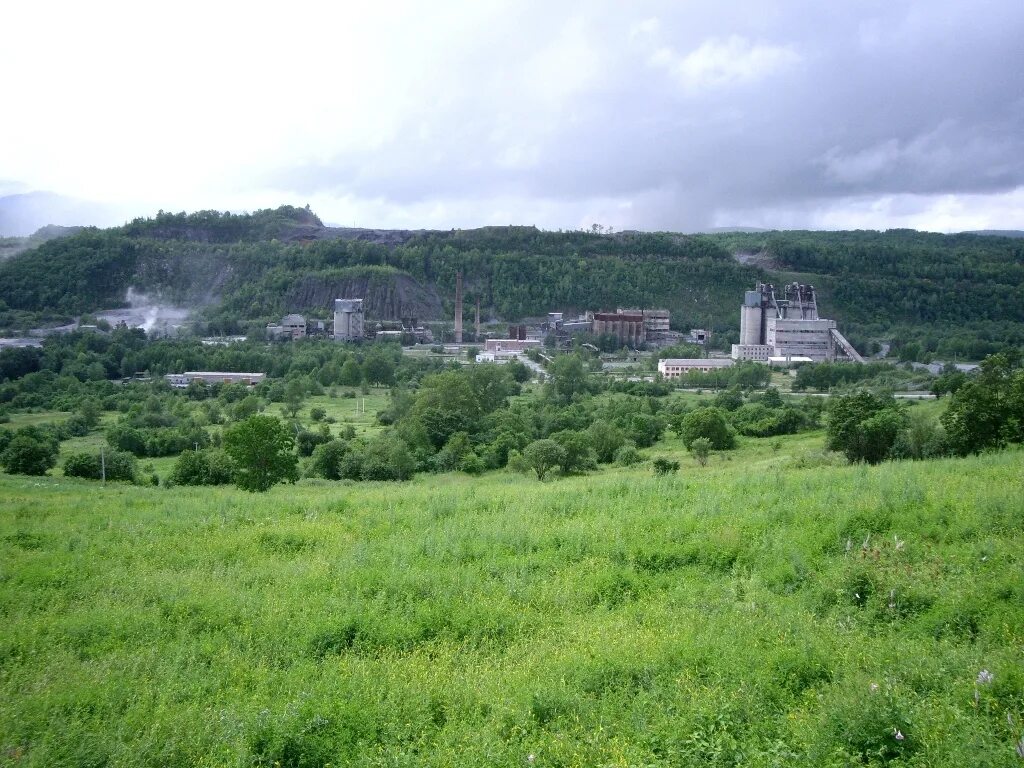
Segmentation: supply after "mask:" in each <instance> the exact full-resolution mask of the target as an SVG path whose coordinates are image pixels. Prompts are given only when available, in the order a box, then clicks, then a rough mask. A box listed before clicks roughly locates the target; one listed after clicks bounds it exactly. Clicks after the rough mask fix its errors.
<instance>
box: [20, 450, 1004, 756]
mask: <svg viewBox="0 0 1024 768" xmlns="http://www.w3.org/2000/svg"><path fill="white" fill-rule="evenodd" d="M767 442H768V441H751V442H750V444H749V447H748V448H745V449H744V451H747V454H746V460H743V461H739V460H734V461H730V462H725V461H718V462H716V463H714V464H713V465H712V466H711V467H709V468H708V469H705V470H697V469H696V468H692V467H691V466H690V465H687V466H685V467H684V470H683V472H682V473H681V474H680V475H678V476H676V477H672V478H661V479H658V478H654V477H652V476H651V475H650V474H649V471H647V470H643V469H632V470H611V471H607V472H604V473H601V474H598V475H593V476H589V477H582V478H571V479H565V480H558V481H555V482H551V483H546V484H539V483H537V482H536V481H531V480H529V479H527V478H523V477H518V476H513V475H508V474H504V473H501V474H492V475H488V476H485V477H483V478H481V479H471V478H466V477H462V476H454V475H453V476H441V477H421V478H418V479H417V480H416V481H414V482H412V483H408V484H403V485H394V484H372V483H371V484H360V485H343V484H329V483H310V482H309V481H306V482H304V483H301V484H299V485H298V486H294V487H278V488H275V489H274V490H273V491H271V492H270V493H269V494H267V495H265V496H250V495H246V494H243V493H241V492H238V491H235V490H230V489H212V490H211V489H198V490H193V489H185V488H175V489H172V490H169V491H168V490H166V489H159V488H133V487H124V486H117V485H111V486H108V487H106V488H100V487H98V486H97V485H96V484H91V483H87V482H78V481H69V480H65V479H62V478H44V479H30V478H16V477H8V476H3V475H0V621H2V625H3V626H4V628H5V629H4V631H3V632H2V633H0V763H9V764H13V765H40V766H41V765H86V764H88V765H99V764H102V763H103V762H104V761H109V762H111V763H112V764H117V765H252V764H256V765H275V764H277V763H280V764H281V765H286V766H287V765H319V764H323V763H326V762H329V761H330V762H333V763H334V764H339V763H341V764H345V763H348V762H351V763H353V764H357V765H455V764H458V765H521V764H524V761H525V760H526V757H527V755H528V754H531V753H532V754H535V755H536V763H535V764H536V765H604V764H607V765H681V764H682V765H687V764H692V765H731V764H735V763H743V764H749V765H788V764H793V763H806V764H810V763H814V764H828V763H833V764H837V765H843V764H846V760H845V758H844V757H843V755H844V754H868V755H870V754H875V755H882V756H885V757H895V756H897V755H900V754H902V755H903V756H904V757H905V758H906V759H907V760H908V762H907V763H906V764H921V765H958V766H959V765H968V764H975V765H981V764H988V765H1011V764H1016V762H1017V758H1016V757H1015V756H1014V754H1013V741H1014V740H1015V739H1016V738H1017V737H1018V736H1019V735H1020V734H1019V733H1016V732H1015V731H1013V729H1011V727H1010V726H1009V725H1008V724H1007V719H1006V717H1007V712H1011V713H1012V714H1013V716H1014V717H1015V718H1016V722H1017V723H1019V722H1020V719H1021V717H1022V715H1024V711H1022V710H1024V671H1022V666H1021V656H1022V652H1024V609H1022V608H1021V605H1022V602H1024V578H1022V576H1024V574H1022V560H1024V556H1022V552H1021V549H1020V537H1021V533H1022V529H1024V515H1022V512H1021V501H1020V500H1021V498H1024V461H1022V459H1024V454H1022V453H1020V452H1012V453H1006V454H1002V455H997V456H989V457H982V458H974V459H968V460H948V461H938V462H927V463H916V464H909V463H908V464H893V465H887V466H882V467H878V468H865V467H840V468H831V467H829V468H818V469H811V470H796V469H787V468H786V465H787V462H788V459H787V456H788V455H789V454H790V453H793V452H796V453H802V452H803V451H804V450H805V449H806V448H807V447H808V446H810V445H811V444H812V443H813V438H808V437H806V436H799V437H796V438H788V439H786V441H785V442H784V445H783V447H782V448H781V449H780V450H779V451H778V452H777V453H776V452H775V451H773V450H772V449H770V448H768V447H766V445H767ZM666 449H668V450H671V446H666ZM869 534H870V538H869V539H867V545H866V548H864V549H862V544H864V542H865V540H866V537H867V536H868V535H869ZM848 540H849V541H850V550H849V551H847V548H846V542H847V541H848ZM898 542H902V543H898ZM890 604H891V605H890ZM983 668H985V669H988V670H990V671H992V672H993V673H994V675H995V678H994V681H993V682H992V683H991V684H988V685H982V686H980V689H979V699H978V704H977V705H975V703H974V699H973V694H974V691H975V682H974V681H975V678H976V676H977V674H978V672H979V671H980V670H981V669H983ZM872 685H877V686H878V688H877V690H872ZM893 729H899V730H900V731H901V733H902V734H904V735H905V739H903V740H902V741H899V740H896V739H895V738H894V733H893ZM275 761H276V762H275Z"/></svg>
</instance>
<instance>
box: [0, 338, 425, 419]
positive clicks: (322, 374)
mask: <svg viewBox="0 0 1024 768" xmlns="http://www.w3.org/2000/svg"><path fill="white" fill-rule="evenodd" d="M442 365H443V363H442V362H441V361H439V360H438V359H434V358H423V357H409V356H407V355H402V352H401V349H400V347H399V346H398V345H397V344H367V345H362V346H356V347H352V346H343V345H339V344H336V343H333V342H331V341H328V340H319V339H306V340H303V341H300V342H295V343H291V344H280V345H274V346H269V345H267V344H266V343H258V342H245V343H239V344H232V345H230V346H219V345H206V344H202V343H201V342H200V341H199V340H198V339H159V340H156V341H147V340H146V337H145V334H144V333H143V332H142V331H141V330H138V329H127V328H119V329H115V330H114V331H113V332H111V333H110V334H102V333H95V332H92V331H77V332H74V333H70V334H66V335H62V336H51V337H50V338H48V339H46V340H45V341H44V343H43V346H42V347H41V348H40V347H24V348H14V349H3V350H0V405H2V404H5V403H6V404H10V405H11V407H14V408H33V407H54V406H53V403H55V402H59V400H60V397H61V396H62V395H64V394H66V393H68V392H75V391H78V390H79V389H80V387H79V386H78V385H80V384H82V383H84V382H103V381H107V380H120V379H122V378H125V377H130V376H134V375H135V374H149V375H151V376H156V377H160V376H163V375H164V374H166V373H183V372H184V371H232V372H255V373H265V374H267V375H268V376H269V377H272V378H274V379H288V378H293V377H297V376H301V377H309V378H311V379H312V380H314V381H315V382H317V383H318V384H319V385H320V386H322V387H330V386H332V385H341V386H350V387H357V386H360V385H362V384H363V383H364V382H365V383H366V384H368V385H371V386H391V385H393V384H395V383H396V382H406V383H408V382H413V381H416V380H417V379H418V378H419V377H421V376H423V375H424V374H425V373H427V372H429V371H432V370H437V369H438V368H440V367H441V366H442ZM267 386H268V387H273V386H275V384H269V385H267Z"/></svg>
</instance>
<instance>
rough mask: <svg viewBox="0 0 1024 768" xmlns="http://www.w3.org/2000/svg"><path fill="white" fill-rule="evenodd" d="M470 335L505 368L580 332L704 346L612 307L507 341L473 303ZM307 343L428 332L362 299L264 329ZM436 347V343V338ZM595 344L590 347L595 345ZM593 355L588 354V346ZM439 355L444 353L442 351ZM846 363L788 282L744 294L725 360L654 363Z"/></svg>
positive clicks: (458, 334) (625, 341) (455, 334)
mask: <svg viewBox="0 0 1024 768" xmlns="http://www.w3.org/2000/svg"><path fill="white" fill-rule="evenodd" d="M462 312H463V295H462V273H461V272H458V273H456V276H455V305H454V313H453V314H454V331H452V329H451V326H449V330H448V333H450V334H451V335H450V336H449V337H448V338H449V339H453V340H454V346H453V347H452V348H451V350H450V351H452V352H457V351H458V348H459V345H462V344H463V343H464V337H465V335H466V334H465V333H464V328H463V321H462ZM475 319H476V322H475V328H474V331H475V333H473V334H472V339H471V342H472V343H474V344H480V343H483V344H484V349H483V350H482V352H480V354H478V355H477V358H476V359H477V362H506V361H508V360H512V359H515V358H517V357H519V356H520V355H523V354H524V353H525V352H526V351H528V350H530V349H538V350H539V349H540V348H541V347H542V346H545V345H547V346H553V347H555V348H559V347H566V348H567V347H569V346H571V345H572V343H573V337H574V335H575V334H580V333H586V334H590V335H592V336H594V337H599V338H602V339H608V338H609V337H611V338H612V339H613V340H614V343H615V344H618V345H620V346H621V347H625V348H631V349H634V350H635V349H639V348H641V347H648V348H663V347H668V346H672V345H675V344H679V343H688V344H692V345H696V346H700V347H705V346H706V344H707V342H708V340H709V336H710V334H709V333H708V331H706V330H704V329H700V328H694V329H691V330H690V332H689V333H688V334H684V333H682V332H680V331H673V330H671V328H670V319H671V318H670V314H669V311H668V310H667V309H638V308H622V307H620V308H618V309H617V310H616V311H615V312H589V311H588V312H585V313H583V314H582V315H581V316H579V317H576V318H569V319H566V318H565V316H564V315H563V313H561V312H551V313H549V314H548V315H547V317H546V318H545V319H539V320H537V321H536V322H533V323H530V324H526V323H520V324H512V325H509V326H508V334H507V337H501V338H497V337H495V335H494V334H486V335H485V334H483V333H482V332H481V326H480V298H479V297H477V299H476V318H475ZM310 336H321V337H333V338H334V340H335V341H339V342H355V341H361V340H363V339H368V338H378V339H393V340H395V341H401V342H402V343H410V344H412V343H420V344H430V343H433V341H434V333H433V331H431V330H430V329H428V328H426V327H424V326H422V325H420V324H419V323H418V322H417V320H416V318H404V319H403V320H401V321H400V322H396V321H374V322H371V323H368V322H367V321H366V318H365V315H364V310H363V300H362V299H335V301H334V322H333V325H331V324H330V323H329V322H328V321H324V320H312V321H308V322H307V320H306V319H305V318H304V317H303V316H302V315H297V314H290V315H286V316H285V317H284V318H282V320H281V322H280V323H272V324H270V325H268V326H267V337H268V338H269V339H271V340H279V341H291V340H297V339H302V338H306V337H310ZM442 341H444V339H443V338H442ZM595 343H596V342H595ZM590 346H591V347H592V348H593V349H594V350H595V351H596V349H597V348H596V347H593V345H590ZM446 351H449V350H447V349H446ZM836 360H851V361H853V362H857V363H863V362H864V359H863V358H862V357H861V356H860V354H859V353H858V352H857V350H856V349H854V348H853V345H852V344H850V342H849V341H847V339H846V338H845V337H844V336H843V335H842V334H841V333H840V332H839V331H838V330H837V328H836V322H835V320H828V319H825V318H822V317H819V316H818V301H817V296H816V294H815V290H814V286H813V285H803V284H801V283H790V284H789V285H786V286H784V287H783V288H781V289H779V290H778V291H777V290H776V288H775V286H773V285H771V284H768V283H758V284H757V285H756V286H755V287H754V289H753V290H751V291H746V293H745V294H744V297H743V303H742V305H741V306H740V336H739V343H738V344H733V345H732V353H731V355H730V357H728V358H726V357H721V358H713V357H701V358H693V359H674V358H667V359H663V360H660V361H659V363H658V371H659V372H660V373H661V374H662V376H664V377H666V378H676V377H679V376H682V375H684V374H686V373H687V372H688V371H693V370H696V371H703V372H708V371H712V370H716V369H719V368H724V367H728V366H731V365H733V364H735V363H736V362H742V361H751V362H757V363H764V364H766V365H781V366H787V367H788V366H791V365H794V364H798V363H812V362H833V361H836Z"/></svg>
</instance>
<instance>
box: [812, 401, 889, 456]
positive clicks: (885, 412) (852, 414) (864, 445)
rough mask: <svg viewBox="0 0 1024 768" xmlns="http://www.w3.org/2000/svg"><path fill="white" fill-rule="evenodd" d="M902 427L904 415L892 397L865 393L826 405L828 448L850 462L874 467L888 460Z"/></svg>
mask: <svg viewBox="0 0 1024 768" xmlns="http://www.w3.org/2000/svg"><path fill="white" fill-rule="evenodd" d="M905 423H906V414H905V413H904V411H903V409H901V408H900V407H899V405H898V404H897V403H896V401H895V400H893V399H892V397H882V396H880V395H875V394H873V393H871V392H868V391H866V390H862V391H860V392H855V393H853V394H852V395H844V396H841V397H836V398H834V399H833V400H832V401H831V402H830V403H829V419H828V428H827V430H826V435H827V438H828V443H827V444H828V448H829V449H830V450H833V451H842V452H843V453H844V454H845V455H846V458H848V459H849V460H850V461H865V462H867V463H868V464H877V463H878V462H880V461H883V460H884V459H886V458H888V457H889V455H890V453H891V451H892V448H893V445H894V444H895V442H896V438H897V436H898V435H899V434H900V431H901V430H902V429H903V427H904V425H905Z"/></svg>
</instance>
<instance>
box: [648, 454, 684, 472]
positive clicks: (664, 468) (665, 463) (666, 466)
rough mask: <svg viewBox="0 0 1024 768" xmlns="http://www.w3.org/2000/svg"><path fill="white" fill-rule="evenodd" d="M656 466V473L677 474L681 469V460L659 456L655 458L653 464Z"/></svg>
mask: <svg viewBox="0 0 1024 768" xmlns="http://www.w3.org/2000/svg"><path fill="white" fill-rule="evenodd" d="M652 466H653V467H654V474H656V475H669V474H675V473H676V472H678V471H679V462H678V461H673V460H671V459H666V458H662V457H658V458H657V459H655V460H654V463H653V465H652Z"/></svg>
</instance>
